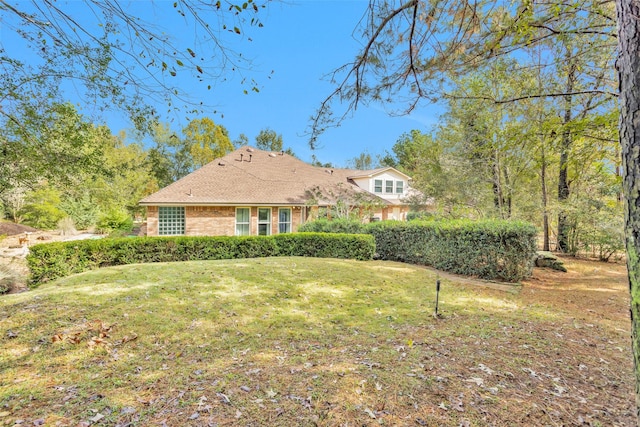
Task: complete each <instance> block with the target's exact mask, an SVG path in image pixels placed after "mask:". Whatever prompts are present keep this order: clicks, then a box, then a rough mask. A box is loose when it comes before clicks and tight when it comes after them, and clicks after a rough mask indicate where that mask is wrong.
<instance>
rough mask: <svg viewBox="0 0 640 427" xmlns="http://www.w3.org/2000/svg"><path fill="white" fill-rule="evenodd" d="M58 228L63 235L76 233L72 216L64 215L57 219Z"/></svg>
mask: <svg viewBox="0 0 640 427" xmlns="http://www.w3.org/2000/svg"><path fill="white" fill-rule="evenodd" d="M58 230H60V232H61V233H62V235H63V236H73V235H75V234H77V233H78V230H76V225H75V223H74V221H73V218H71V217H69V216H66V217H64V218H62V219H61V220H60V221H58Z"/></svg>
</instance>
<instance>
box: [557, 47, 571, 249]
mask: <svg viewBox="0 0 640 427" xmlns="http://www.w3.org/2000/svg"><path fill="white" fill-rule="evenodd" d="M566 60H567V67H568V69H567V85H566V87H565V93H566V94H567V95H565V97H564V119H563V125H564V131H563V133H562V141H561V146H560V174H559V175H558V202H559V205H560V212H559V213H558V243H557V249H558V250H559V251H561V252H568V251H569V231H570V226H569V222H568V219H567V212H566V210H565V207H564V204H565V202H566V201H567V199H568V198H569V194H570V189H569V177H568V174H567V171H568V166H569V150H570V148H571V142H572V141H571V138H572V135H571V129H570V128H569V124H570V123H571V119H572V112H573V107H572V100H573V99H572V96H571V95H570V94H571V92H573V84H574V81H575V72H576V68H575V64H574V63H573V59H572V58H571V48H570V47H568V46H567V53H566Z"/></svg>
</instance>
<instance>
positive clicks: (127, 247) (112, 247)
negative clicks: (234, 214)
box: [27, 233, 375, 287]
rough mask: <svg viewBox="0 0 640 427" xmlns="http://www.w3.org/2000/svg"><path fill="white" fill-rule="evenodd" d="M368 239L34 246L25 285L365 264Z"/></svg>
mask: <svg viewBox="0 0 640 427" xmlns="http://www.w3.org/2000/svg"><path fill="white" fill-rule="evenodd" d="M374 252H375V242H374V238H373V237H372V236H367V235H355V234H322V233H294V234H278V235H274V236H243V237H224V236H220V237H186V236H180V237H133V238H119V239H98V240H80V241H71V242H56V243H46V244H40V245H34V246H32V247H31V248H30V253H29V255H28V256H27V264H28V266H29V270H30V271H31V277H30V285H31V287H36V286H38V285H39V284H41V283H44V282H47V281H50V280H54V279H57V278H60V277H65V276H68V275H71V274H75V273H81V272H83V271H87V270H92V269H95V268H100V267H108V266H112V265H123V264H136V263H148V262H169V261H194V260H215V259H238V258H256V257H272V256H308V257H331V258H349V259H357V260H369V259H372V258H373V254H374Z"/></svg>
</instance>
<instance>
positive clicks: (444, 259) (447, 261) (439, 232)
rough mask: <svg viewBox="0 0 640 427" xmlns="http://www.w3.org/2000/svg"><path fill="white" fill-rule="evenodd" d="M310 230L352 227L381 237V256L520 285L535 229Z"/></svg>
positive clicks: (506, 225)
mask: <svg viewBox="0 0 640 427" xmlns="http://www.w3.org/2000/svg"><path fill="white" fill-rule="evenodd" d="M303 229H304V230H305V231H318V232H335V231H336V230H345V229H348V230H350V231H351V232H353V233H357V232H361V233H369V234H372V235H373V236H374V237H375V239H376V257H377V258H379V259H383V260H390V261H402V262H408V263H412V264H422V265H429V266H432V267H434V268H437V269H439V270H443V271H450V272H452V273H458V274H465V275H469V276H477V277H480V278H483V279H489V280H493V279H499V280H504V281H508V282H517V281H518V280H521V279H523V278H525V277H527V276H529V275H530V274H531V269H532V268H533V258H534V255H535V250H536V244H535V238H536V229H535V227H534V226H533V225H531V224H529V223H525V222H519V221H499V220H489V221H471V220H455V221H442V220H441V221H434V220H422V221H421V220H414V221H409V222H399V221H382V222H374V223H370V224H361V223H358V222H356V221H346V220H342V221H327V220H318V221H314V222H309V223H306V224H304V226H303Z"/></svg>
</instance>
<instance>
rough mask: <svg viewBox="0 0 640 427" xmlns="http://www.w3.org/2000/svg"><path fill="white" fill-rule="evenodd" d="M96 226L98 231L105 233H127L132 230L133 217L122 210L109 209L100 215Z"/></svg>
mask: <svg viewBox="0 0 640 427" xmlns="http://www.w3.org/2000/svg"><path fill="white" fill-rule="evenodd" d="M96 227H97V229H98V231H99V232H101V233H106V234H108V233H112V232H114V231H122V232H125V233H128V232H130V231H131V230H133V218H131V215H129V214H128V213H127V212H126V211H124V210H121V209H111V210H109V211H108V212H106V213H104V214H101V215H100V217H99V218H98V223H97V224H96Z"/></svg>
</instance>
